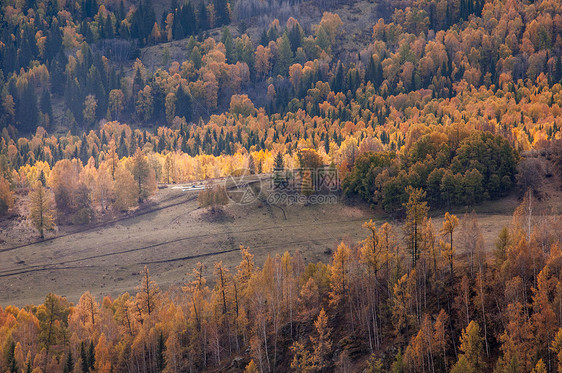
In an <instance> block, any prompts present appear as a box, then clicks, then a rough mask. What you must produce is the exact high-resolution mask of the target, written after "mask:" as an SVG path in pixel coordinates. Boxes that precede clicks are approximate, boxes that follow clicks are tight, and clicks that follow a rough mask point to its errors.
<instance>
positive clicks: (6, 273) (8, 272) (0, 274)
mask: <svg viewBox="0 0 562 373" xmlns="http://www.w3.org/2000/svg"><path fill="white" fill-rule="evenodd" d="M356 221H365V219H364V218H361V219H350V220H346V222H348V223H352V222H356ZM341 223H342V221H341V220H336V221H329V222H317V223H309V224H308V225H309V226H314V225H327V224H341ZM301 226H302V224H288V225H276V226H270V227H260V228H253V229H246V230H241V231H237V232H236V234H246V233H254V232H261V231H264V230H271V229H280V228H294V227H301ZM229 233H230V232H228V231H226V232H215V233H205V234H199V235H194V236H188V237H182V238H176V239H173V240H169V241H164V242H159V243H154V244H150V245H146V246H141V247H137V248H133V249H127V250H120V251H116V252H110V253H104V254H97V255H91V256H88V257H84V258H78V259H72V260H66V261H61V262H58V263H47V264H37V265H32V266H27V267H25V268H21V269H5V270H0V278H4V277H10V276H16V275H19V274H24V273H31V272H40V271H45V270H49V269H54V270H56V269H59V268H60V269H64V268H61V267H57V266H61V265H67V264H72V263H78V262H82V261H88V260H93V259H99V258H105V257H110V256H116V255H122V254H128V253H133V252H137V251H142V250H148V249H153V248H156V247H161V246H166V245H169V244H174V243H178V242H183V241H186V240H193V239H199V238H207V237H211V236H213V237H216V236H218V235H225V234H226V235H227V236H228V235H229ZM320 240H322V241H324V240H333V237H330V238H325V239H320ZM310 241H313V240H312V239H310V240H299V241H292V242H287V243H284V244H283V245H295V244H299V243H303V242H310ZM276 246H279V245H267V246H255V247H251V248H252V249H261V248H269V247H276ZM237 250H239V248H231V249H227V250H221V251H218V252H216V251H215V252H210V253H203V254H196V255H190V256H187V257H182V258H176V259H162V260H160V261H154V263H158V262H162V263H165V262H166V261H169V260H171V261H179V260H187V259H192V258H199V257H207V256H213V255H220V254H225V253H228V252H233V251H237ZM142 263H144V262H141V264H142ZM100 267H102V266H100Z"/></svg>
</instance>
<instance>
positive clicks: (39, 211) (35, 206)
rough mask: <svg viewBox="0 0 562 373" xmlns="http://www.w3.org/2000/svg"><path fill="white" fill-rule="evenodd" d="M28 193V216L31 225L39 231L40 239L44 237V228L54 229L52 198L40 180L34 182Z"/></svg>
mask: <svg viewBox="0 0 562 373" xmlns="http://www.w3.org/2000/svg"><path fill="white" fill-rule="evenodd" d="M30 194H31V195H30V199H31V208H30V213H29V217H30V219H31V223H32V224H33V227H35V229H37V230H38V231H39V234H40V235H41V239H44V238H45V231H46V230H47V231H48V230H53V229H55V219H54V210H53V203H52V199H51V196H50V194H49V192H48V191H47V189H45V188H44V187H43V185H41V183H40V182H37V183H36V184H35V186H34V188H33V190H32V191H31V192H30Z"/></svg>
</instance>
